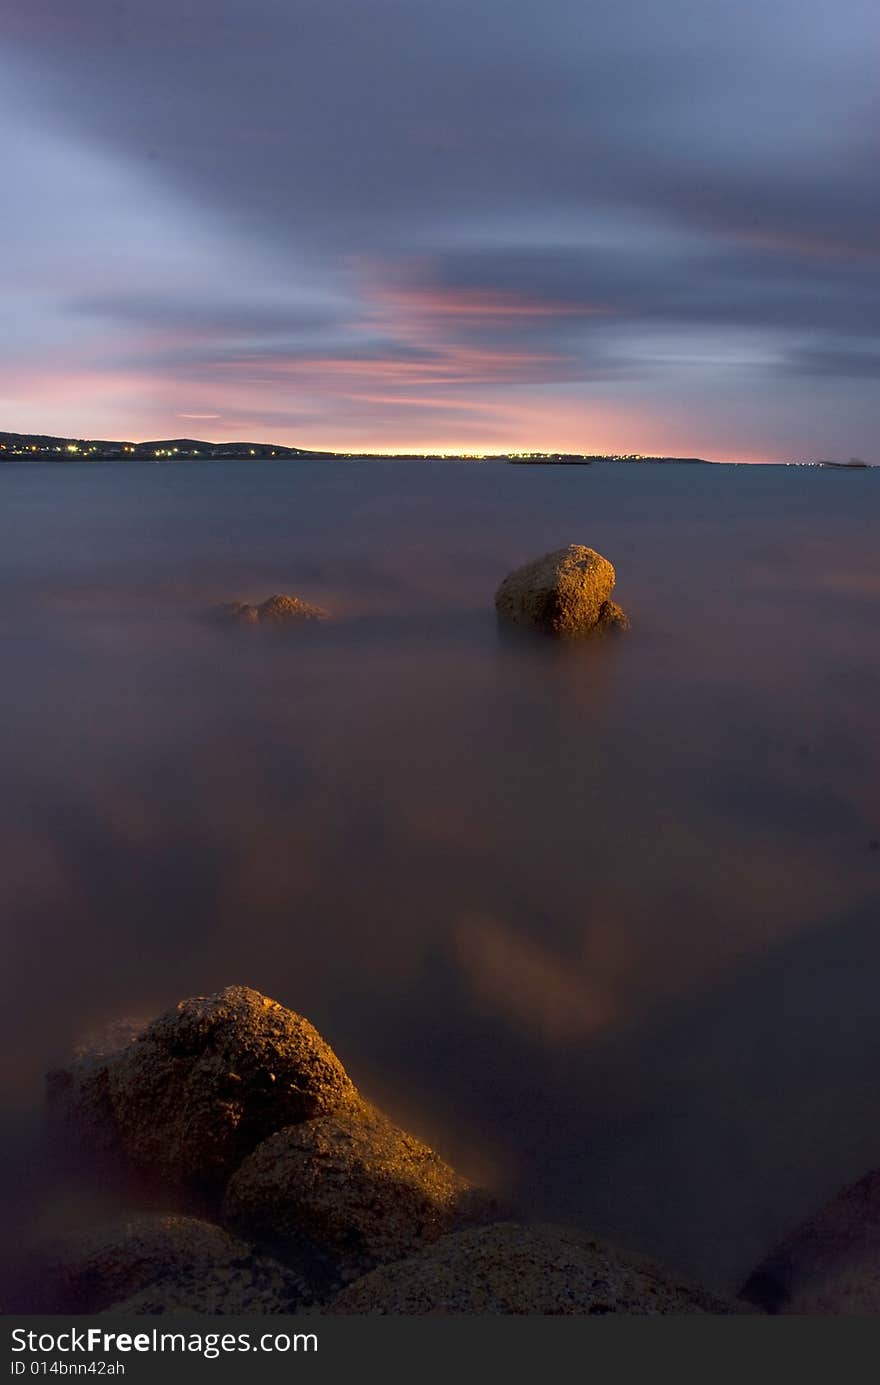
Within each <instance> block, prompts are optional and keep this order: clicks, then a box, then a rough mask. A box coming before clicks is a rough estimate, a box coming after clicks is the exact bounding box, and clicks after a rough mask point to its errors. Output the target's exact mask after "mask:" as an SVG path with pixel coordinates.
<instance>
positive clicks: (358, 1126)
mask: <svg viewBox="0 0 880 1385" xmlns="http://www.w3.org/2000/svg"><path fill="white" fill-rule="evenodd" d="M479 1206H480V1203H479V1199H475V1198H474V1196H473V1190H471V1189H470V1185H469V1184H468V1182H467V1180H466V1179H464V1178H462V1177H461V1176H460V1175H459V1174H457V1173H455V1171H454V1170H453V1169H451V1168H450V1167H449V1165H448V1164H445V1163H444V1162H443V1160H442V1159H441V1158H440V1157H439V1155H437V1154H435V1153H434V1151H433V1150H432V1149H429V1148H428V1146H427V1145H425V1144H422V1142H421V1140H417V1139H416V1138H415V1136H414V1135H409V1134H407V1133H406V1131H404V1130H400V1129H399V1128H398V1127H397V1126H396V1125H394V1124H393V1122H392V1121H390V1120H389V1119H388V1117H387V1116H384V1115H383V1114H382V1112H381V1111H378V1110H376V1108H375V1107H374V1106H371V1105H370V1104H369V1103H368V1102H365V1101H358V1102H354V1103H351V1104H348V1105H346V1106H345V1107H343V1108H341V1109H339V1110H337V1111H335V1112H334V1113H333V1114H332V1115H328V1116H322V1117H321V1118H320V1119H317V1120H312V1121H309V1122H307V1123H306V1124H304V1125H297V1126H292V1127H290V1128H289V1129H287V1130H281V1131H279V1132H278V1134H276V1135H273V1136H271V1137H270V1138H269V1139H268V1140H265V1141H264V1142H263V1143H262V1144H261V1145H258V1146H257V1148H256V1149H255V1150H254V1152H253V1154H251V1155H250V1157H249V1158H248V1159H246V1160H245V1162H244V1163H243V1164H242V1165H241V1167H240V1168H239V1170H238V1172H237V1173H236V1174H235V1175H234V1177H233V1179H232V1181H231V1183H230V1185H229V1188H228V1189H227V1194H226V1200H225V1203H224V1212H225V1215H226V1217H227V1218H228V1219H229V1220H231V1221H232V1223H233V1224H234V1225H235V1226H236V1227H237V1228H239V1229H240V1230H241V1232H242V1234H245V1235H249V1236H256V1237H261V1238H266V1239H269V1240H271V1241H274V1242H276V1243H277V1242H287V1243H288V1245H289V1246H290V1247H291V1248H293V1249H294V1250H295V1249H296V1248H297V1247H298V1246H299V1245H300V1244H301V1242H302V1239H303V1238H306V1240H307V1241H309V1242H310V1243H311V1244H312V1245H314V1246H316V1247H318V1248H320V1250H321V1251H322V1252H323V1253H324V1254H325V1255H327V1256H328V1257H329V1259H330V1260H331V1261H332V1262H335V1267H336V1269H337V1270H338V1272H340V1273H341V1275H342V1277H343V1278H350V1277H352V1276H353V1275H357V1274H363V1273H365V1272H366V1271H367V1270H368V1269H370V1268H372V1267H373V1266H374V1265H377V1264H381V1263H383V1262H385V1261H389V1260H399V1259H401V1258H403V1257H404V1256H407V1255H411V1254H412V1253H413V1252H414V1251H416V1250H418V1249H421V1247H423V1246H424V1245H426V1244H428V1243H429V1242H430V1241H432V1240H436V1238H437V1237H438V1236H441V1235H443V1233H444V1232H445V1231H448V1230H450V1228H451V1227H452V1226H453V1225H454V1223H455V1221H456V1217H457V1216H458V1215H461V1216H462V1217H465V1216H466V1217H468V1218H471V1217H474V1216H476V1215H479V1212H478V1208H479Z"/></svg>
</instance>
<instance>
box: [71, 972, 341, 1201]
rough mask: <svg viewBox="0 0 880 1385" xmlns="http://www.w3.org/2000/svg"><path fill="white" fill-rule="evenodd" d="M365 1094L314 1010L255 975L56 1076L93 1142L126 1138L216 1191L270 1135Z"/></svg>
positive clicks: (135, 1150) (170, 1179) (127, 1153)
mask: <svg viewBox="0 0 880 1385" xmlns="http://www.w3.org/2000/svg"><path fill="white" fill-rule="evenodd" d="M126 1040H127V1041H126ZM354 1095H355V1089H354V1086H353V1084H352V1082H351V1081H350V1079H349V1077H348V1076H347V1074H346V1072H345V1069H344V1068H343V1066H342V1064H341V1063H340V1061H339V1059H338V1058H337V1057H336V1055H335V1054H334V1053H333V1051H332V1049H331V1048H330V1047H329V1046H328V1045H327V1044H326V1043H325V1042H324V1040H323V1039H322V1038H321V1036H320V1034H318V1032H317V1030H315V1029H314V1028H313V1027H312V1025H311V1024H309V1022H308V1020H306V1019H303V1018H302V1016H300V1015H297V1014H294V1013H293V1011H291V1010H287V1009H285V1008H284V1006H283V1005H279V1004H278V1003H277V1002H276V1001H274V1000H270V999H268V997H266V996H264V995H261V994H260V992H259V991H253V990H250V989H249V988H248V987H247V986H229V987H227V988H226V989H225V990H223V991H218V992H217V993H216V994H214V995H209V996H195V997H193V998H192V999H190V1000H185V1001H181V1003H180V1004H179V1005H178V1006H176V1008H175V1009H174V1010H171V1011H169V1012H168V1013H167V1014H165V1015H161V1016H160V1017H159V1018H158V1019H156V1020H153V1021H152V1023H150V1024H148V1025H146V1026H145V1027H143V1028H142V1029H141V1030H140V1032H138V1033H136V1034H135V1035H134V1036H133V1037H132V1034H131V1033H130V1032H129V1033H128V1034H127V1035H126V1036H125V1037H123V1036H120V1037H119V1041H118V1042H116V1043H114V1044H112V1045H109V1046H107V1045H105V1046H104V1048H99V1049H97V1050H96V1049H88V1050H87V1051H86V1052H85V1053H84V1054H79V1055H78V1056H75V1057H74V1060H73V1061H72V1062H71V1063H70V1064H69V1065H68V1067H66V1068H63V1069H58V1070H56V1071H55V1072H53V1073H51V1074H50V1076H49V1098H50V1105H51V1107H52V1109H53V1110H54V1112H55V1113H56V1117H61V1118H62V1119H63V1120H64V1121H65V1122H66V1123H67V1125H68V1126H69V1127H71V1128H74V1129H81V1130H83V1131H85V1132H87V1134H88V1137H89V1141H90V1144H91V1146H92V1148H93V1149H98V1148H111V1147H112V1148H114V1149H117V1150H118V1151H119V1152H120V1153H121V1154H122V1156H123V1158H124V1160H125V1162H126V1163H127V1164H128V1166H129V1167H130V1168H131V1169H133V1170H134V1171H135V1172H137V1173H138V1174H140V1175H143V1176H145V1177H146V1178H147V1179H148V1180H150V1181H152V1182H160V1183H161V1184H162V1185H163V1187H164V1188H166V1189H174V1188H176V1189H178V1190H181V1191H187V1190H189V1191H197V1192H199V1193H200V1194H206V1193H207V1194H212V1195H213V1194H216V1193H219V1192H220V1191H222V1187H223V1185H224V1184H225V1183H226V1181H227V1179H228V1178H229V1175H230V1174H231V1173H232V1172H233V1170H234V1169H235V1168H236V1167H237V1166H238V1164H239V1163H240V1162H241V1160H242V1159H243V1158H244V1157H245V1155H246V1154H249V1153H250V1151H251V1150H252V1149H253V1148H254V1146H255V1145H257V1144H259V1143H260V1141H261V1140H263V1139H265V1138H266V1136H267V1135H270V1134H271V1133H272V1132H273V1131H275V1130H279V1129H281V1128H282V1127H284V1126H287V1125H292V1124H295V1123H297V1122H299V1121H304V1120H309V1119H310V1118H311V1117H313V1116H316V1115H320V1114H322V1113H324V1112H327V1111H331V1110H333V1109H334V1107H335V1106H337V1105H338V1104H339V1103H340V1102H342V1101H346V1100H350V1099H352V1098H353V1097H354Z"/></svg>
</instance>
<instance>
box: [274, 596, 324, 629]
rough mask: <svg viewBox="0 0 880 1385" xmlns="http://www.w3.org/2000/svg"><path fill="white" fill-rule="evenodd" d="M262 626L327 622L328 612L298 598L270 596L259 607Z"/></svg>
mask: <svg viewBox="0 0 880 1385" xmlns="http://www.w3.org/2000/svg"><path fill="white" fill-rule="evenodd" d="M257 611H258V613H259V617H260V624H261V625H291V624H292V625H298V624H301V623H302V622H304V621H310V620H326V619H327V612H326V611H323V610H322V609H321V607H320V606H312V605H310V603H309V602H308V601H303V600H301V598H300V597H298V596H270V597H269V600H268V601H264V602H263V603H262V605H261V606H258V607H257Z"/></svg>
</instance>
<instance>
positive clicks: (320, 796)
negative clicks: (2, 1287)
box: [0, 464, 880, 1287]
mask: <svg viewBox="0 0 880 1385" xmlns="http://www.w3.org/2000/svg"><path fill="white" fill-rule="evenodd" d="M148 471H149V473H150V474H149V475H145V474H144V473H143V472H140V473H139V472H137V470H136V469H130V468H125V467H120V468H119V469H118V470H113V471H110V470H108V469H106V468H103V469H101V471H100V473H99V474H92V473H88V471H87V469H86V468H72V469H71V470H70V471H68V470H65V471H63V472H59V471H58V470H57V469H56V470H55V471H52V469H51V468H39V467H37V468H33V469H31V470H28V469H25V468H21V467H15V468H13V467H10V468H6V469H4V470H3V471H2V472H0V488H2V489H3V490H4V491H5V492H6V500H7V501H8V502H9V503H8V504H7V505H6V507H5V508H4V509H3V511H2V518H0V540H2V544H0V549H2V552H3V555H4V558H3V563H4V573H5V577H6V584H7V600H6V602H5V603H4V610H3V613H2V622H3V635H4V641H5V647H6V651H7V664H6V666H7V669H9V670H12V669H14V672H15V677H14V678H12V677H7V679H6V680H5V681H4V683H3V685H2V687H0V717H2V725H3V726H4V727H5V728H6V732H7V735H6V737H5V745H4V752H3V776H2V783H0V907H2V916H3V918H4V920H5V936H4V955H5V957H6V958H7V968H6V972H5V977H4V979H3V981H2V995H0V998H2V1005H3V1017H4V1019H3V1022H4V1025H5V1026H6V1029H5V1033H4V1043H3V1045H2V1046H0V1052H2V1054H3V1060H2V1067H0V1089H2V1093H3V1097H4V1103H5V1107H6V1110H7V1112H9V1113H12V1112H14V1111H16V1110H27V1109H28V1108H30V1107H31V1106H32V1105H33V1104H34V1096H35V1093H36V1092H37V1091H38V1089H39V1086H40V1080H41V1074H42V1071H43V1069H44V1068H45V1067H46V1065H47V1064H48V1063H49V1062H50V1061H51V1060H52V1059H53V1057H54V1056H55V1055H56V1053H57V1052H59V1051H61V1050H62V1049H63V1048H64V1047H65V1045H66V1044H67V1043H68V1042H69V1040H70V1038H71V1037H72V1035H73V1034H75V1033H76V1032H78V1031H79V1030H80V1029H82V1028H83V1027H84V1026H87V1025H88V1024H90V1023H94V1022H96V1021H99V1020H100V1019H101V1018H102V1017H104V1016H106V1015H114V1014H119V1013H129V1012H133V1011H135V1012H143V1013H150V1012H154V1011H156V1010H158V1009H159V1008H161V1007H164V1006H165V1005H167V1004H168V1003H170V1002H173V1001H174V1000H176V999H178V998H179V997H180V996H182V995H186V994H190V993H193V992H204V991H206V990H209V989H213V988H215V987H218V986H221V985H225V984H228V983H229V982H232V981H241V982H244V983H247V984H250V985H254V986H257V987H259V988H261V989H263V990H266V991H268V992H270V993H271V994H273V995H276V996H277V997H278V998H279V999H280V1000H282V1001H284V1002H285V1003H287V1004H289V1005H291V1006H293V1007H294V1008H297V1009H301V1010H302V1011H303V1012H304V1013H306V1014H308V1015H309V1016H310V1018H312V1019H313V1021H314V1022H315V1023H316V1024H317V1025H318V1026H319V1027H320V1028H322V1029H324V1030H325V1031H326V1033H327V1035H328V1037H329V1038H330V1040H331V1041H332V1042H333V1044H334V1046H335V1047H336V1048H337V1049H338V1051H339V1052H340V1054H341V1056H342V1057H343V1059H344V1061H346V1063H347V1064H348V1066H349V1067H350V1068H351V1070H352V1072H353V1073H354V1075H355V1077H359V1078H360V1079H361V1080H362V1081H363V1083H364V1084H365V1085H366V1086H367V1087H368V1089H369V1090H370V1091H371V1092H372V1093H374V1094H375V1095H376V1097H377V1098H379V1099H381V1100H382V1101H384V1102H385V1104H386V1105H388V1106H389V1107H390V1108H391V1109H392V1110H394V1111H396V1112H397V1113H398V1115H399V1116H400V1118H401V1119H404V1120H408V1121H409V1122H410V1123H411V1124H413V1125H414V1126H415V1127H416V1128H417V1129H419V1130H420V1131H421V1132H422V1133H423V1134H425V1135H426V1137H428V1138H430V1139H432V1140H433V1141H434V1142H435V1143H436V1144H437V1145H438V1146H439V1147H440V1148H441V1150H443V1151H445V1152H446V1153H448V1154H449V1155H451V1156H452V1157H454V1158H455V1159H456V1160H458V1161H459V1162H460V1163H461V1164H462V1165H463V1166H464V1167H466V1168H469V1169H471V1170H473V1171H475V1172H478V1173H486V1172H488V1173H490V1174H491V1175H492V1176H493V1177H495V1178H496V1179H497V1180H498V1181H499V1182H500V1183H502V1184H504V1185H505V1186H506V1187H507V1189H508V1190H509V1191H510V1193H511V1194H512V1195H513V1196H515V1197H518V1198H519V1199H521V1200H522V1202H523V1204H524V1206H525V1207H526V1209H527V1210H539V1211H541V1212H544V1213H551V1214H554V1215H559V1216H566V1217H568V1218H569V1219H572V1220H575V1221H582V1222H585V1223H586V1224H589V1225H592V1226H595V1227H596V1229H598V1230H602V1231H604V1232H605V1233H606V1234H609V1235H612V1236H616V1237H618V1238H620V1239H623V1240H627V1241H629V1242H630V1243H631V1244H633V1245H635V1246H636V1247H638V1248H643V1249H647V1250H652V1251H654V1252H655V1253H656V1254H658V1255H661V1256H664V1257H665V1258H667V1259H669V1260H672V1261H675V1262H677V1263H679V1264H680V1265H682V1266H683V1267H684V1268H686V1269H692V1270H694V1271H697V1272H699V1273H702V1274H705V1275H706V1276H707V1277H708V1278H709V1279H711V1280H712V1281H713V1282H714V1283H716V1284H718V1285H719V1286H720V1287H725V1286H727V1287H729V1286H730V1285H731V1284H732V1283H734V1282H735V1280H736V1277H737V1276H738V1275H739V1274H741V1273H742V1272H743V1271H744V1270H745V1269H747V1268H748V1265H749V1263H750V1259H754V1258H757V1255H758V1254H760V1253H761V1251H763V1249H764V1248H765V1247H766V1244H767V1243H768V1242H769V1240H770V1239H772V1237H773V1236H774V1235H775V1234H776V1233H777V1232H778V1231H779V1230H780V1229H782V1228H783V1227H784V1225H785V1224H786V1221H787V1220H790V1219H791V1216H792V1215H798V1214H800V1212H801V1211H806V1210H809V1207H810V1205H811V1204H810V1200H811V1199H813V1200H814V1201H815V1200H818V1197H819V1196H820V1195H821V1190H823V1189H825V1187H826V1185H830V1187H829V1189H828V1190H829V1191H832V1190H833V1187H834V1186H836V1185H837V1184H840V1183H843V1182H844V1181H845V1180H846V1178H847V1177H849V1176H850V1174H851V1173H856V1174H857V1173H860V1172H863V1171H864V1169H865V1168H866V1167H868V1166H869V1165H871V1164H872V1163H880V1132H878V1130H877V1129H876V1125H877V1118H875V1116H874V1114H873V1107H872V1106H871V1104H870V1103H869V1102H867V1101H866V1099H865V1098H866V1092H867V1088H866V1086H865V1083H866V1081H867V1076H866V1074H865V1060H864V1057H863V1056H860V1054H864V1053H868V1052H870V1051H871V1050H872V1048H873V1042H874V1039H875V1037H876V1035H875V1029H876V1028H877V1024H878V1022H877V1021H876V1020H875V1018H874V1013H873V1009H872V1007H870V1006H869V1005H868V1004H867V1003H866V999H867V995H868V993H869V991H870V990H871V988H872V986H874V985H875V983H876V974H877V962H878V960H880V959H878V958H877V957H876V956H875V950H874V945H873V935H872V933H871V929H870V925H869V923H868V922H867V920H868V919H870V918H871V917H874V916H875V914H874V912H873V911H874V910H875V906H876V903H877V899H878V886H880V853H877V852H871V851H870V850H869V849H868V842H869V841H870V840H871V839H875V838H877V837H880V820H878V817H877V800H876V784H877V781H878V772H880V732H878V728H877V724H876V706H877V701H878V691H880V654H878V650H877V645H876V638H875V630H876V618H877V601H878V599H880V574H878V564H877V557H876V549H875V545H874V542H873V537H872V535H871V532H870V524H869V522H868V521H869V520H870V514H868V515H867V517H866V505H865V489H866V487H867V486H868V485H871V484H874V489H875V490H876V491H877V492H878V494H877V495H874V492H873V491H872V492H871V495H873V499H874V503H876V500H877V498H878V496H880V489H878V487H877V486H876V484H875V483H876V481H877V480H878V478H875V477H868V478H862V477H859V478H857V479H858V481H859V484H860V487H861V489H860V491H859V495H858V497H856V496H855V494H854V492H853V491H852V490H850V491H847V490H846V489H845V487H846V485H848V484H849V480H848V478H842V477H835V476H827V477H822V478H819V477H816V476H812V475H807V474H805V473H792V474H787V475H786V474H783V475H779V474H776V475H774V476H770V477H768V476H756V475H754V474H753V473H749V472H743V471H737V472H726V473H719V472H715V473H706V472H703V471H701V472H700V473H699V475H697V474H696V473H695V471H693V470H692V471H690V472H689V473H688V477H687V478H684V477H682V476H680V475H679V474H678V473H677V472H666V473H665V474H662V475H660V474H658V473H657V472H653V473H652V472H650V471H646V470H643V469H638V470H637V471H636V472H635V473H633V472H630V473H628V474H627V473H626V470H625V468H609V469H607V470H606V471H602V470H601V469H600V468H593V469H592V470H590V471H587V472H580V474H579V477H574V476H572V475H571V474H566V473H564V472H559V471H556V472H554V471H551V470H549V469H546V470H545V469H541V471H540V472H530V471H528V469H523V468H503V467H496V468H489V467H486V468H479V469H472V470H468V469H467V468H457V469H456V468H453V467H443V466H438V467H435V468H430V467H425V468H410V469H409V470H406V469H404V468H400V467H397V468H393V469H386V470H383V469H382V468H381V467H375V466H374V467H370V466H369V465H366V464H365V465H363V466H360V467H352V468H348V469H346V471H345V473H344V475H342V476H340V475H338V474H336V475H334V474H332V469H330V468H327V467H326V466H325V467H323V468H322V467H319V466H314V465H313V466H304V467H296V466H291V467H289V468H271V469H270V468H266V469H259V468H257V469H254V468H247V467H238V468H237V467H235V466H234V465H218V466H217V467H215V468H211V469H203V470H202V471H200V473H199V476H198V478H197V477H196V476H195V475H194V474H193V472H191V471H190V472H187V471H186V470H185V469H183V468H178V469H171V468H160V467H152V468H149V469H148ZM49 472H51V474H47V473H49ZM156 473H159V474H160V475H161V477H162V482H161V484H159V483H158V482H157V481H155V480H154V479H152V478H153V477H154V476H155V474H156ZM820 480H821V483H822V485H823V487H824V489H822V490H820V489H819V488H818V485H817V482H819V481H820ZM832 486H833V487H834V489H831V487H832ZM569 539H575V540H585V541H586V542H590V543H593V544H595V546H596V547H598V548H600V549H602V550H603V551H606V552H607V553H608V554H609V555H610V556H611V557H612V558H613V559H614V561H615V562H616V563H617V565H618V569H619V573H620V583H619V586H620V596H621V601H622V604H623V605H624V606H625V607H626V608H627V610H629V611H631V613H632V615H633V618H634V627H635V628H634V631H633V634H632V636H631V637H629V638H625V639H621V640H617V641H611V640H608V641H604V642H601V643H599V644H592V645H579V646H564V647H560V646H556V645H553V644H552V643H548V642H546V641H534V640H529V639H522V638H513V639H511V638H508V637H506V636H505V635H504V632H502V631H500V630H499V629H498V627H497V626H496V624H495V621H494V617H493V614H492V611H491V596H492V592H493V590H494V586H495V584H496V582H497V579H498V577H499V576H500V575H502V574H503V572H504V571H505V570H507V569H508V568H509V567H511V566H513V565H515V564H516V563H517V562H519V561H520V560H521V559H522V558H523V557H526V556H530V555H532V554H534V553H538V552H540V551H542V550H544V549H549V548H551V547H555V546H558V545H559V543H561V542H567V541H568V540H569ZM275 590H294V591H298V592H299V593H300V594H302V595H303V596H305V597H307V598H308V599H310V600H314V601H316V602H318V603H319V604H322V605H326V606H328V607H329V608H330V609H332V610H334V612H335V613H336V614H337V616H338V621H337V623H336V624H334V625H332V626H329V627H328V628H326V629H321V630H317V631H313V632H308V633H307V635H306V636H305V638H300V637H299V636H298V637H297V638H296V639H294V640H289V639H283V638H281V639H278V638H274V637H273V636H272V635H271V633H270V635H269V638H266V637H264V632H253V631H235V632H222V631H218V630H216V629H214V628H213V627H211V626H210V625H209V624H207V623H205V622H203V621H201V620H200V619H199V618H198V615H199V612H201V611H202V610H203V609H204V608H206V607H207V606H209V605H211V604H213V603H214V602H215V601H219V600H225V599H230V598H232V597H241V598H243V599H262V598H263V597H265V596H266V595H268V594H269V593H270V592H272V591H275ZM808 1093H809V1102H808V1100H807V1098H808ZM808 1126H809V1129H808V1128H807V1127H808ZM859 1160H861V1161H862V1165H861V1167H851V1166H853V1165H857V1164H858V1161H859ZM50 1181H51V1178H50ZM814 1194H815V1197H814ZM25 1201H27V1200H25ZM38 1201H39V1199H38V1198H37V1197H36V1194H34V1197H33V1199H32V1206H33V1213H34V1216H36V1215H37V1204H38ZM39 1215H41V1216H42V1215H43V1214H42V1213H40V1214H39ZM25 1220H27V1215H26V1214H25Z"/></svg>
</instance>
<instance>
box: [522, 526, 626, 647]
mask: <svg viewBox="0 0 880 1385" xmlns="http://www.w3.org/2000/svg"><path fill="white" fill-rule="evenodd" d="M614 582H615V573H614V568H613V567H612V566H611V564H610V563H609V561H608V559H607V558H603V557H602V555H601V553H597V552H596V551H595V550H594V549H592V548H585V547H584V546H583V545H582V544H576V543H571V544H569V545H568V547H567V548H559V549H556V550H555V551H554V552H553V553H545V554H544V556H543V557H542V558H538V559H536V561H535V562H533V563H527V564H526V565H525V567H520V568H517V569H516V570H515V571H514V572H511V573H510V574H509V575H508V576H507V577H505V579H504V581H503V582H502V583H501V586H500V587H499V588H498V591H497V592H496V594H495V609H496V611H497V612H498V615H499V616H500V618H501V619H502V620H505V621H509V622H511V623H512V624H514V625H527V626H532V627H534V628H535V629H538V630H544V631H547V632H548V633H550V634H553V635H580V634H585V633H587V632H588V631H591V630H597V629H612V628H617V629H627V628H628V627H629V621H628V620H627V618H626V616H625V615H624V613H623V611H622V610H621V609H620V607H619V606H617V605H615V603H614V602H613V601H612V600H611V593H612V591H613V590H614Z"/></svg>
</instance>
